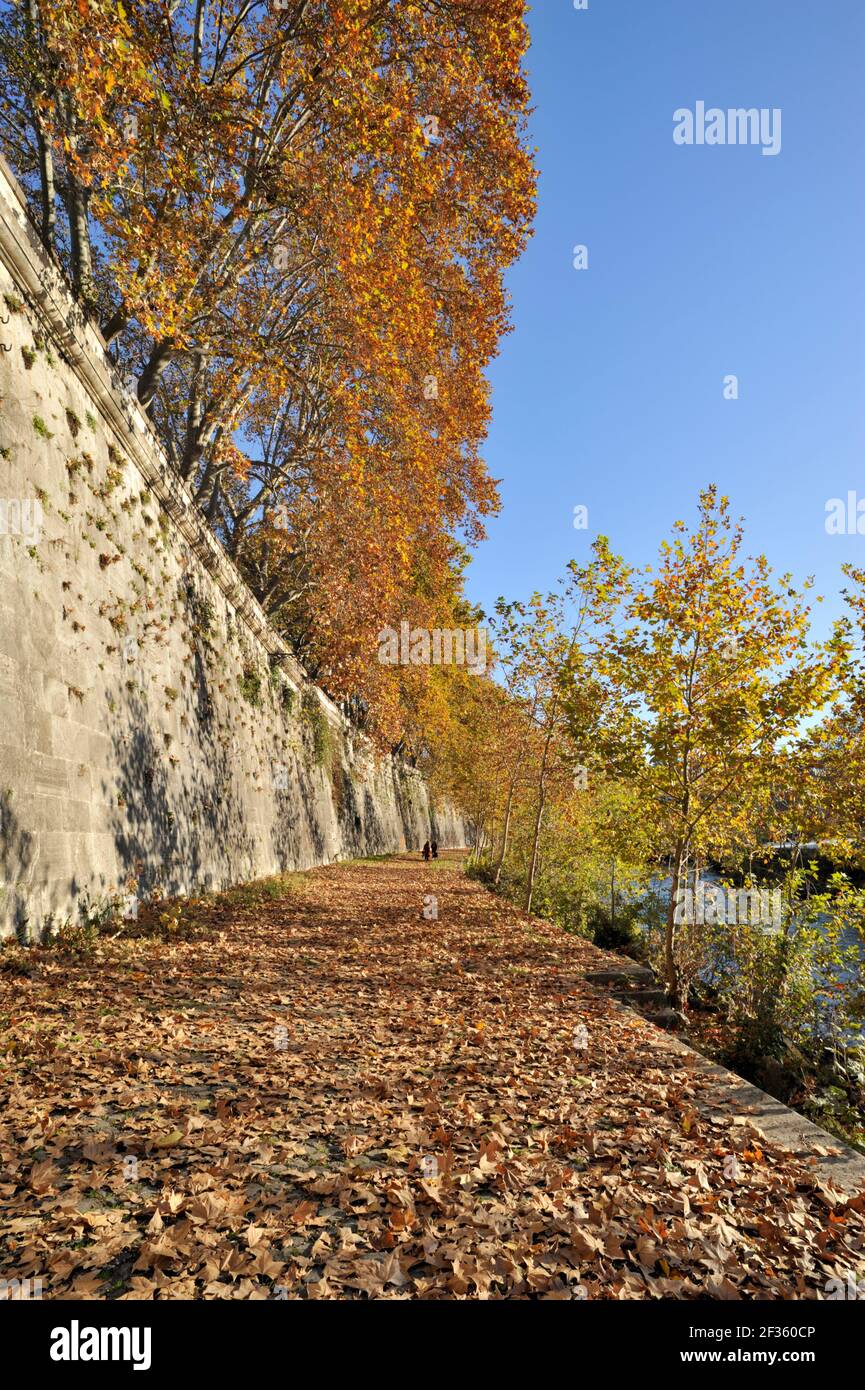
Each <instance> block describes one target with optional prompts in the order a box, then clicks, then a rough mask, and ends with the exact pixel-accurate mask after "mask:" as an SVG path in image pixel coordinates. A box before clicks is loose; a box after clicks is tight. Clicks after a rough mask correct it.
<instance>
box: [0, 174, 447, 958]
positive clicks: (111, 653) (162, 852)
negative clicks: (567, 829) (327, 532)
mask: <svg viewBox="0 0 865 1390" xmlns="http://www.w3.org/2000/svg"><path fill="white" fill-rule="evenodd" d="M4 296H5V298H4ZM19 304H20V305H22V307H21V308H20V309H19V308H18V307H17V306H18V305H19ZM37 306H38V307H37ZM71 307H72V306H71V302H70V300H69V298H68V295H67V293H66V291H65V288H64V286H63V284H62V282H61V280H60V278H59V276H58V274H57V272H56V270H54V269H53V268H52V267H51V266H49V265H48V263H47V262H46V261H45V258H44V256H43V255H42V252H41V250H40V248H39V245H38V241H37V240H36V239H35V238H34V236H33V233H32V230H31V229H30V227H29V225H28V224H27V222H26V219H25V218H24V216H23V213H22V212H21V209H20V206H19V205H18V203H17V200H16V194H15V190H14V187H13V186H12V185H11V184H10V181H9V179H8V176H7V174H6V172H5V170H4V169H3V167H2V163H0V312H2V314H3V315H4V316H5V315H7V314H8V318H9V322H8V324H6V325H4V326H3V327H2V330H0V338H2V342H3V344H4V345H9V347H10V348H11V350H10V351H9V352H2V353H0V398H2V412H0V499H4V500H5V499H13V500H14V499H17V500H18V501H19V502H22V501H26V502H28V503H29V507H30V513H29V514H30V515H31V516H33V515H35V508H36V503H37V502H38V504H39V508H41V513H42V520H41V526H40V528H39V534H20V533H19V534H2V535H0V935H3V934H9V933H11V932H13V931H16V930H17V931H19V932H21V933H22V934H30V935H31V936H32V935H34V934H35V933H36V932H38V931H39V930H40V928H41V925H42V923H43V921H44V919H45V918H46V917H50V916H52V915H53V916H54V917H55V918H56V917H60V918H62V917H64V916H68V915H70V914H71V913H72V912H73V911H74V910H75V904H76V900H77V899H78V897H79V895H80V894H81V893H82V892H84V891H87V892H88V893H89V894H90V895H91V896H93V897H96V898H98V897H100V896H109V895H114V894H117V893H119V892H121V891H123V889H124V884H125V881H126V880H127V879H128V878H129V877H130V876H131V875H134V876H135V877H136V878H137V881H138V891H139V892H140V893H145V892H149V891H151V890H159V891H161V892H164V893H185V892H190V891H193V890H194V889H196V888H198V887H202V886H207V887H211V888H213V887H222V886H225V885H227V884H230V883H233V882H237V881H239V880H242V879H247V878H253V877H257V876H264V875H267V874H271V873H276V872H279V871H282V870H287V869H297V868H307V867H310V866H312V865H315V864H321V863H327V862H330V861H332V860H335V859H340V858H345V857H351V856H363V855H367V854H382V853H386V852H391V851H399V850H403V849H406V848H409V849H414V848H419V847H420V845H422V844H423V841H424V840H425V839H427V838H428V837H429V836H430V835H431V834H435V836H436V837H437V839H438V842H439V844H440V845H441V846H442V848H446V847H454V846H458V845H462V844H463V843H464V831H463V826H462V823H461V821H460V819H459V817H457V816H456V815H455V814H454V813H453V812H452V810H451V809H450V808H449V807H447V806H435V807H432V806H431V805H430V800H429V793H428V789H427V787H426V785H425V783H424V781H423V779H422V778H421V777H420V776H419V775H418V774H417V773H416V772H414V771H412V770H411V769H409V768H406V767H404V766H402V765H399V764H397V763H395V762H394V761H393V760H391V759H388V758H377V757H375V756H374V755H373V752H372V749H371V748H370V747H369V746H368V745H367V744H366V743H365V742H364V740H362V739H361V738H359V737H358V735H357V734H356V732H355V731H353V730H352V729H351V727H350V726H349V725H348V723H347V721H346V720H345V719H344V718H343V716H342V714H341V712H340V711H339V710H338V709H337V707H336V706H335V705H334V704H332V703H331V701H329V700H328V699H327V698H326V697H325V696H324V695H322V694H321V692H320V691H317V690H316V688H315V687H314V686H312V685H310V683H309V682H308V681H307V679H306V677H305V674H304V672H303V671H302V670H301V668H300V667H299V666H298V664H297V663H296V662H295V661H294V660H293V658H292V657H291V656H290V655H289V654H288V653H287V652H286V651H285V649H284V647H283V645H282V643H281V641H280V639H279V638H278V637H277V635H276V634H275V633H274V632H273V631H272V630H271V629H269V628H268V626H267V623H266V620H265V618H264V615H263V613H262V612H261V609H260V608H259V607H258V605H257V603H256V602H255V599H254V598H253V597H252V595H251V594H250V592H249V591H248V589H246V587H245V586H244V584H243V583H242V581H241V579H240V576H239V575H238V573H237V571H236V570H235V569H234V568H233V566H232V565H231V564H230V562H229V561H228V560H227V558H226V556H225V555H224V554H223V552H222V551H221V550H220V548H219V546H218V544H217V543H216V542H215V540H214V538H213V536H212V535H211V534H210V532H209V531H208V530H207V528H206V526H205V525H204V523H203V521H202V520H201V518H200V516H199V514H198V511H197V509H196V508H195V506H194V504H193V503H192V501H191V499H190V498H189V495H188V494H187V493H186V491H185V489H184V486H183V484H182V483H181V482H180V480H179V479H177V478H174V477H172V476H171V475H170V474H169V473H168V471H167V465H166V462H165V460H164V458H163V457H162V456H161V455H160V453H159V451H158V448H157V447H156V444H155V440H154V438H153V435H152V431H151V429H150V425H149V423H148V421H147V419H146V417H145V416H144V415H143V413H142V412H141V411H140V409H139V408H138V405H137V403H136V402H134V401H133V400H132V399H131V398H128V397H125V396H124V393H123V392H122V390H119V389H118V388H117V387H116V386H115V385H112V383H111V369H110V365H109V364H108V361H107V358H106V355H105V353H104V350H103V348H102V346H101V344H100V341H99V338H98V334H97V333H96V330H95V329H93V328H92V327H90V326H88V325H81V326H79V327H78V328H77V329H76V330H75V332H74V334H70V331H69V330H68V328H64V330H63V347H62V351H61V347H60V339H59V337H58V332H57V327H58V323H63V321H64V320H65V318H66V317H67V314H68V312H69V310H70V308H71ZM22 347H25V348H27V349H28V355H29V353H30V352H31V351H33V350H35V353H36V356H35V360H34V361H33V365H32V367H31V368H30V369H29V370H28V369H27V368H26V366H25V360H24V356H23V354H22V352H21V349H22ZM3 515H4V516H6V515H8V511H6V510H4V512H3ZM7 529H8V528H7ZM316 729H318V734H316ZM322 731H323V732H322Z"/></svg>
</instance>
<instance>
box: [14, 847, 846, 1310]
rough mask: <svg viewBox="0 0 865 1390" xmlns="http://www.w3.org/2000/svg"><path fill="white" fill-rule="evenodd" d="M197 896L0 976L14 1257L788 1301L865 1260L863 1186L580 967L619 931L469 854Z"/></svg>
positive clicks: (122, 1266)
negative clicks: (156, 919) (140, 927)
mask: <svg viewBox="0 0 865 1390" xmlns="http://www.w3.org/2000/svg"><path fill="white" fill-rule="evenodd" d="M272 891H273V890H271V892H272ZM424 911H426V912H427V914H428V916H427V917H426V918H425V917H424V915H423V913H424ZM436 911H437V914H438V915H437V918H436V917H434V916H433V914H434V913H435V912H436ZM188 915H189V914H188ZM191 916H192V919H193V928H192V930H191V933H190V935H189V938H188V939H181V940H176V939H172V940H170V941H168V942H164V941H158V940H153V939H142V940H137V941H124V940H117V941H113V942H107V943H105V944H103V945H100V946H99V947H98V949H97V952H96V954H95V955H94V956H93V957H92V958H87V959H83V960H79V961H76V960H74V959H70V958H68V957H64V956H63V955H62V954H60V953H58V952H57V951H48V952H44V951H35V952H33V953H32V955H31V956H29V957H28V958H27V962H26V964H25V966H24V969H25V970H27V971H29V973H28V974H22V973H20V970H18V969H16V968H7V969H5V970H3V971H2V973H0V1049H2V1050H3V1051H4V1052H5V1062H6V1068H5V1076H4V1079H3V1082H2V1091H3V1096H2V1099H4V1100H5V1101H6V1102H7V1104H6V1108H5V1112H4V1114H3V1116H2V1120H0V1158H2V1163H0V1169H2V1176H0V1229H2V1232H3V1236H2V1240H0V1278H6V1279H12V1278H20V1279H23V1278H26V1277H41V1278H42V1281H43V1297H45V1298H52V1297H55V1298H56V1297H63V1298H69V1297H72V1298H76V1297H78V1298H84V1299H88V1298H95V1297H120V1298H126V1299H149V1298H154V1297H156V1298H166V1297H168V1298H201V1297H204V1298H274V1297H277V1298H281V1297H287V1298H295V1297H310V1298H323V1299H326V1298H345V1297H349V1298H357V1297H376V1298H380V1297H384V1298H397V1299H404V1298H433V1299H438V1298H494V1299H499V1298H543V1299H572V1298H590V1299H599V1298H600V1299H645V1298H674V1299H693V1298H706V1297H710V1298H722V1299H727V1298H760V1299H766V1298H769V1299H773V1298H783V1299H790V1298H823V1297H826V1296H827V1293H828V1292H831V1290H832V1288H833V1287H834V1286H833V1285H832V1284H831V1283H830V1282H829V1281H831V1280H832V1279H839V1280H846V1279H847V1276H848V1274H850V1273H852V1274H853V1275H854V1277H856V1278H858V1279H859V1280H862V1279H863V1278H865V1220H863V1216H862V1208H863V1204H865V1203H863V1198H862V1196H859V1197H853V1198H852V1199H851V1198H850V1196H849V1194H848V1197H847V1198H845V1197H844V1196H843V1195H842V1194H841V1193H840V1192H839V1191H836V1190H834V1189H833V1188H832V1187H831V1186H829V1185H827V1183H826V1181H825V1178H824V1177H823V1176H821V1174H820V1173H819V1172H817V1171H815V1168H814V1166H813V1165H810V1166H809V1164H808V1163H807V1162H804V1161H803V1160H802V1159H801V1158H796V1157H793V1156H791V1155H790V1154H789V1153H785V1152H784V1151H783V1150H782V1149H781V1148H779V1147H777V1146H776V1145H773V1144H768V1143H766V1142H765V1141H763V1140H761V1139H760V1138H759V1136H757V1135H756V1134H755V1133H754V1131H753V1130H752V1129H751V1127H750V1122H749V1114H748V1112H749V1109H750V1100H749V1096H748V1093H747V1092H745V1093H739V1094H736V1088H735V1087H731V1088H728V1090H729V1093H727V1092H726V1091H725V1082H724V1080H723V1078H722V1079H721V1081H720V1082H719V1080H718V1077H717V1075H716V1074H714V1073H713V1072H712V1070H711V1069H710V1068H707V1067H705V1066H703V1065H702V1064H701V1062H700V1061H699V1059H696V1058H695V1057H694V1055H693V1054H691V1053H689V1052H688V1051H687V1050H684V1049H682V1047H681V1045H680V1044H679V1043H677V1042H676V1040H675V1039H673V1038H671V1037H669V1036H668V1035H666V1034H665V1033H663V1032H661V1031H660V1030H658V1029H656V1028H655V1027H653V1026H652V1025H651V1024H649V1023H647V1022H645V1021H644V1020H643V1019H641V1018H639V1017H638V1016H636V1015H635V1014H633V1013H632V1012H631V1011H629V1010H627V1009H625V1008H623V1007H622V1006H620V1005H617V1004H616V1003H615V1002H614V1001H613V1000H611V999H610V998H608V997H607V996H606V995H605V994H604V992H603V991H602V990H599V989H598V988H597V987H596V986H591V985H589V984H587V983H586V982H585V980H584V978H583V977H584V974H585V972H586V971H587V970H597V969H598V968H599V966H602V965H603V964H604V962H605V961H607V962H609V961H612V957H610V956H608V955H605V953H603V952H600V951H597V950H596V949H595V948H594V947H591V946H589V945H588V944H587V943H585V942H583V941H581V940H579V939H576V938H573V937H569V936H567V935H566V934H564V933H562V932H560V931H559V930H557V929H556V928H554V927H551V926H549V925H548V924H545V923H543V922H540V921H538V920H537V919H532V918H526V917H525V916H524V914H521V913H520V912H518V911H516V910H515V909H513V908H511V907H509V906H507V905H506V904H504V903H502V902H501V901H500V900H498V899H496V898H494V897H493V896H492V895H490V894H489V893H487V892H486V891H485V890H484V889H483V888H482V887H481V886H480V885H478V884H477V883H474V882H472V881H471V880H469V879H467V878H466V877H465V876H464V875H463V874H462V872H461V870H460V867H459V864H458V863H456V862H454V861H453V860H452V859H449V858H446V859H444V860H440V861H439V862H438V863H434V864H431V865H424V864H423V863H422V862H420V861H419V860H418V859H416V858H414V859H409V858H408V857H403V858H401V859H394V860H387V861H380V862H379V861H377V862H366V863H357V864H348V865H338V866H331V867H329V868H326V869H321V870H317V871H315V872H314V873H311V874H308V875H303V876H297V878H296V879H294V880H292V881H291V891H290V892H289V893H288V895H287V896H271V895H270V894H269V893H268V891H266V890H265V888H263V887H259V888H251V889H247V890H242V891H238V892H236V893H233V894H231V895H228V896H227V897H226V898H223V899H221V900H219V901H218V902H217V903H216V904H215V905H203V906H200V907H198V908H195V909H193V910H192V913H191ZM848 1186H849V1185H848Z"/></svg>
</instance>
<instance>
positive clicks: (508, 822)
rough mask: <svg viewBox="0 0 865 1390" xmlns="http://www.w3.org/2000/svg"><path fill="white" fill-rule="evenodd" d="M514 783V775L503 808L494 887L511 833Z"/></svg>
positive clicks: (500, 872)
mask: <svg viewBox="0 0 865 1390" xmlns="http://www.w3.org/2000/svg"><path fill="white" fill-rule="evenodd" d="M516 785H517V779H516V777H515V778H514V779H513V781H512V782H511V785H510V787H509V788H508V804H507V806H506V808H505V823H504V826H503V828H502V849H501V853H500V855H499V862H498V864H497V865H496V876H495V879H494V880H493V881H494V883H495V886H496V888H498V886H499V884H500V882H501V878H502V869H503V868H504V863H505V858H506V856H507V852H508V839H509V837H510V833H511V812H512V810H513V805H514V791H515V790H516Z"/></svg>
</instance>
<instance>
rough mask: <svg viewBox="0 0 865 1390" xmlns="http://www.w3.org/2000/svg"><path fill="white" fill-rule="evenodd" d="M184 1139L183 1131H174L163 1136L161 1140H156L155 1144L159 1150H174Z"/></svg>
mask: <svg viewBox="0 0 865 1390" xmlns="http://www.w3.org/2000/svg"><path fill="white" fill-rule="evenodd" d="M182 1139H183V1130H182V1129H172V1130H170V1131H169V1133H168V1134H164V1135H161V1136H160V1138H159V1139H154V1141H153V1143H154V1145H155V1146H156V1148H157V1149H173V1148H174V1146H175V1144H179V1143H180V1142H181V1140H182Z"/></svg>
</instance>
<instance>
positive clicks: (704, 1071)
mask: <svg viewBox="0 0 865 1390" xmlns="http://www.w3.org/2000/svg"><path fill="white" fill-rule="evenodd" d="M600 992H601V991H599V993H600ZM603 993H604V996H605V997H606V998H607V999H609V1000H610V1004H611V1006H612V1007H613V1008H617V1009H623V1010H625V1011H626V1012H627V1013H629V1014H630V1015H631V1017H632V1018H638V1019H640V1021H641V1022H642V1023H645V1024H646V1025H647V1027H656V1025H654V1024H652V1023H651V1020H650V1019H648V1018H646V1017H645V1015H644V1014H641V1013H639V1012H638V1011H637V1010H636V1009H632V1008H629V1007H628V1005H627V1004H621V1003H619V1002H618V1001H616V1000H615V999H613V998H612V997H611V996H610V995H609V994H608V993H607V992H606V990H604V991H603ZM657 1032H658V1036H659V1039H663V1041H664V1043H665V1044H666V1049H667V1050H672V1051H673V1052H677V1053H678V1054H679V1055H680V1056H681V1057H683V1059H685V1061H686V1063H687V1065H689V1066H690V1067H691V1068H692V1070H694V1071H697V1072H699V1073H700V1074H701V1075H702V1076H705V1077H707V1078H708V1079H709V1080H711V1081H712V1082H713V1084H714V1086H715V1087H716V1088H717V1101H712V1102H711V1103H709V1101H708V1098H707V1097H706V1095H705V1094H704V1095H702V1096H695V1097H694V1104H695V1105H696V1107H697V1109H698V1110H701V1111H702V1113H703V1114H705V1115H712V1116H714V1117H715V1118H717V1116H718V1114H719V1112H720V1111H722V1110H727V1111H732V1112H734V1114H735V1115H736V1121H734V1122H736V1123H739V1124H749V1125H752V1126H753V1128H754V1129H755V1130H757V1132H758V1133H759V1134H761V1135H763V1137H764V1138H765V1140H766V1142H767V1143H768V1144H772V1145H774V1146H775V1147H776V1148H779V1149H784V1150H786V1151H787V1152H788V1153H791V1154H794V1155H795V1156H796V1157H797V1158H798V1159H799V1160H800V1161H801V1162H803V1163H805V1164H807V1165H808V1167H809V1168H810V1169H811V1170H812V1171H813V1172H814V1173H816V1174H817V1175H818V1176H819V1177H820V1178H821V1179H822V1180H823V1181H824V1182H827V1183H831V1184H832V1185H833V1186H834V1187H837V1188H838V1190H839V1191H840V1192H843V1193H845V1194H846V1195H848V1196H855V1195H857V1194H858V1193H860V1192H861V1193H865V1154H861V1153H859V1152H857V1150H856V1149H851V1148H850V1146H849V1144H845V1143H844V1142H843V1141H842V1140H841V1139H837V1138H836V1137H835V1135H834V1134H830V1133H829V1132H828V1130H825V1129H821V1128H820V1126H819V1125H815V1124H814V1123H813V1121H811V1120H807V1119H806V1118H805V1116H804V1115H800V1114H798V1112H797V1111H795V1110H791V1109H790V1107H789V1106H788V1105H784V1104H783V1103H782V1102H781V1101H780V1100H776V1099H775V1097H774V1096H770V1095H769V1094H768V1093H767V1092H766V1091H761V1090H760V1088H759V1086H753V1085H752V1084H751V1082H750V1081H745V1079H744V1078H743V1077H741V1076H737V1075H736V1073H735V1072H732V1071H729V1070H728V1069H727V1068H726V1067H722V1066H720V1065H719V1063H717V1062H712V1061H710V1060H709V1058H708V1057H704V1056H703V1054H702V1053H701V1052H697V1051H696V1049H695V1048H693V1047H691V1046H690V1045H689V1044H688V1043H685V1042H683V1041H682V1040H681V1038H677V1037H675V1036H674V1035H672V1034H670V1033H668V1032H666V1031H665V1030H663V1029H661V1028H657ZM827 1149H831V1150H834V1151H835V1152H833V1153H826V1152H825V1150H827ZM821 1150H823V1151H824V1152H821Z"/></svg>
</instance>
